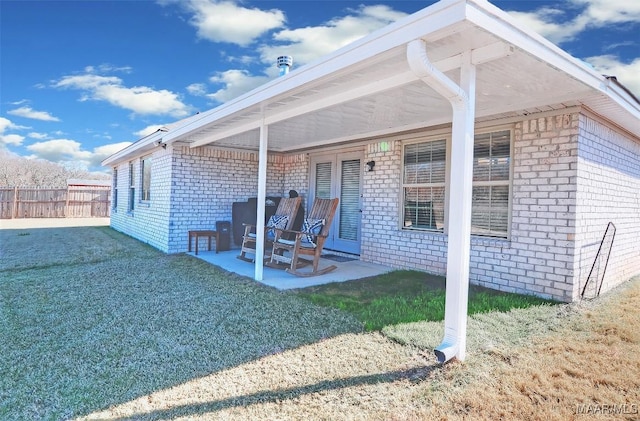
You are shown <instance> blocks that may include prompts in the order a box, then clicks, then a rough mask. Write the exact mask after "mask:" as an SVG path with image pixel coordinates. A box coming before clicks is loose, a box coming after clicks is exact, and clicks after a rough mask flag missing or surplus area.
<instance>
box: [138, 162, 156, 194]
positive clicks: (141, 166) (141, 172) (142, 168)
mask: <svg viewBox="0 0 640 421" xmlns="http://www.w3.org/2000/svg"><path fill="white" fill-rule="evenodd" d="M146 159H149V160H150V161H149V165H151V167H150V168H149V199H144V193H145V189H144V168H145V160H146ZM152 168H153V157H152V156H151V155H145V156H143V157H141V158H140V194H139V195H138V197H139V199H140V203H142V204H149V203H151V178H152V175H153V174H152V172H151V170H152Z"/></svg>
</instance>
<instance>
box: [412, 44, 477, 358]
mask: <svg viewBox="0 0 640 421" xmlns="http://www.w3.org/2000/svg"><path fill="white" fill-rule="evenodd" d="M407 61H408V62H409V67H410V68H411V70H413V72H414V73H415V74H416V76H418V77H419V78H420V79H421V80H422V81H423V82H425V83H426V84H427V85H429V87H431V88H432V89H434V90H435V91H436V92H438V93H439V94H440V95H442V96H443V97H445V98H446V99H448V100H449V102H451V107H452V108H453V126H452V142H451V165H450V166H449V174H448V175H449V184H448V185H449V194H448V199H447V201H448V203H447V208H448V210H449V213H448V222H447V226H448V241H447V290H446V302H445V315H444V328H445V331H444V338H443V340H442V343H441V344H440V345H439V346H438V347H437V348H436V349H435V350H434V352H435V354H436V357H437V358H438V361H439V362H441V363H444V362H446V361H449V360H450V359H452V358H453V357H456V358H457V359H458V360H460V361H463V360H464V358H465V352H466V341H467V300H468V296H469V259H470V248H471V191H472V181H473V136H474V120H475V85H476V67H475V65H474V64H473V61H472V52H471V51H468V52H465V53H463V57H462V60H461V71H460V86H459V85H457V84H456V83H455V82H453V81H452V80H451V79H449V78H448V77H447V76H446V75H445V74H444V73H442V72H441V71H440V70H438V69H437V68H435V67H434V66H433V64H432V63H431V62H430V61H429V58H428V57H427V49H426V42H425V41H423V40H421V39H417V40H414V41H411V42H410V43H409V44H408V45H407Z"/></svg>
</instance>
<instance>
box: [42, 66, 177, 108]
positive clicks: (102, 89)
mask: <svg viewBox="0 0 640 421" xmlns="http://www.w3.org/2000/svg"><path fill="white" fill-rule="evenodd" d="M85 70H92V68H91V67H88V68H86V69H85ZM53 86H54V87H56V88H62V89H78V90H81V91H83V92H84V94H83V97H82V98H81V101H87V100H95V101H106V102H108V103H110V104H111V105H114V106H116V107H120V108H123V109H126V110H131V111H133V112H134V113H136V114H159V115H171V116H174V117H184V116H186V115H188V114H189V107H188V106H187V105H185V104H184V103H182V102H181V101H180V99H179V96H178V95H177V94H175V93H173V92H171V91H168V90H165V89H161V90H154V89H152V88H149V87H147V86H134V87H126V86H124V85H123V81H122V79H120V78H119V77H116V76H101V75H97V74H93V73H85V74H82V75H73V76H64V77H63V78H62V79H60V80H58V81H56V82H54V84H53Z"/></svg>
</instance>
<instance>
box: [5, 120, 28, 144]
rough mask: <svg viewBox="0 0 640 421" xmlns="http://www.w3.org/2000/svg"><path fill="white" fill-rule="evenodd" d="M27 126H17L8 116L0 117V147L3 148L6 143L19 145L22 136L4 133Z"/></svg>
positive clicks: (22, 138)
mask: <svg viewBox="0 0 640 421" xmlns="http://www.w3.org/2000/svg"><path fill="white" fill-rule="evenodd" d="M26 128H28V127H24V126H19V125H17V124H14V123H13V122H12V121H11V120H9V119H8V118H4V117H0V149H3V148H5V147H6V146H7V145H14V146H20V145H21V144H22V141H23V140H24V136H20V135H18V134H10V133H7V134H5V131H7V130H21V129H26Z"/></svg>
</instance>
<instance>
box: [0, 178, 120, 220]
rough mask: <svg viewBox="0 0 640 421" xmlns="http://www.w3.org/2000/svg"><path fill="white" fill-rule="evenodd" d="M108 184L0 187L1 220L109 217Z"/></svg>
mask: <svg viewBox="0 0 640 421" xmlns="http://www.w3.org/2000/svg"><path fill="white" fill-rule="evenodd" d="M110 209H111V187H108V186H90V187H78V186H69V187H68V188H62V189H46V188H22V187H14V188H0V219H12V218H91V217H108V216H109V211H110Z"/></svg>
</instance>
